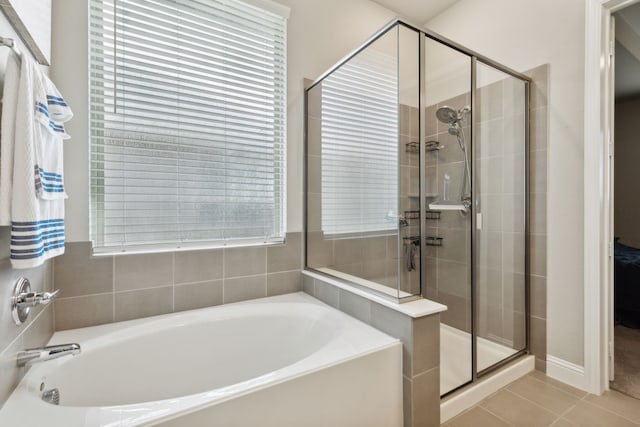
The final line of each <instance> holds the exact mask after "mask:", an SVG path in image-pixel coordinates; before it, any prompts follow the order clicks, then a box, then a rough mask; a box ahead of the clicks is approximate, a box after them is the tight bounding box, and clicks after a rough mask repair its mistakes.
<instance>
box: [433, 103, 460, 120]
mask: <svg viewBox="0 0 640 427" xmlns="http://www.w3.org/2000/svg"><path fill="white" fill-rule="evenodd" d="M436 117H437V118H438V120H440V121H441V122H442V123H455V122H457V121H458V120H460V118H459V116H458V112H457V111H456V110H454V109H453V108H451V107H447V106H444V107H440V108H438V111H436Z"/></svg>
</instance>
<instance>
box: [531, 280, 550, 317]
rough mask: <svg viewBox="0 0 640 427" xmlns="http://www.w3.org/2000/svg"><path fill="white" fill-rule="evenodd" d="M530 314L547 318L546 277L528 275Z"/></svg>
mask: <svg viewBox="0 0 640 427" xmlns="http://www.w3.org/2000/svg"><path fill="white" fill-rule="evenodd" d="M529 286H530V298H531V315H532V316H535V317H539V318H541V319H546V318H547V278H546V277H542V276H530V278H529Z"/></svg>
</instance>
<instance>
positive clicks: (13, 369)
mask: <svg viewBox="0 0 640 427" xmlns="http://www.w3.org/2000/svg"><path fill="white" fill-rule="evenodd" d="M8 246H9V245H7V247H8ZM24 348H25V347H24V342H23V340H22V335H20V336H19V337H18V338H17V339H16V340H14V341H13V342H12V343H10V344H9V345H7V347H6V348H5V349H4V352H2V353H0V406H1V405H2V404H4V402H5V401H6V400H7V399H8V398H9V396H10V395H11V393H12V392H13V390H14V389H15V387H16V386H17V385H18V383H19V382H20V378H22V376H23V375H24V372H25V370H24V368H18V367H17V366H16V353H17V352H18V351H20V350H23V349H24Z"/></svg>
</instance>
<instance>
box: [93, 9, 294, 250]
mask: <svg viewBox="0 0 640 427" xmlns="http://www.w3.org/2000/svg"><path fill="white" fill-rule="evenodd" d="M253 1H254V2H257V1H259V3H260V4H261V5H267V7H270V9H271V10H265V9H264V8H262V7H261V8H258V7H256V6H254V5H252V4H248V3H245V2H242V1H238V0H91V1H90V5H91V10H90V17H91V20H90V49H91V55H90V71H91V75H90V90H91V99H90V113H91V119H90V132H91V162H90V164H91V166H90V167H91V175H90V176H91V185H90V188H91V238H92V240H93V242H94V247H95V248H96V251H98V252H100V251H102V252H115V251H122V250H137V249H144V248H148V246H147V245H154V247H159V248H169V249H170V248H176V247H191V246H212V245H223V244H227V243H229V242H238V241H241V242H268V241H282V239H283V235H284V220H285V218H284V206H285V204H284V202H285V132H286V100H285V94H286V78H285V77H286V76H285V71H286V63H285V54H286V43H285V40H286V16H285V15H286V11H285V13H283V11H282V10H279V8H282V7H281V6H279V5H277V4H275V3H274V4H271V3H268V2H266V0H253ZM285 9H286V8H285Z"/></svg>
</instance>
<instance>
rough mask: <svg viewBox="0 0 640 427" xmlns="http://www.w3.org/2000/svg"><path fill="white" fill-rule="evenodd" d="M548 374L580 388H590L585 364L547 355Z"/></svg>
mask: <svg viewBox="0 0 640 427" xmlns="http://www.w3.org/2000/svg"><path fill="white" fill-rule="evenodd" d="M547 376H549V377H551V378H554V379H556V380H558V381H562V382H563V383H565V384H569V385H570V386H572V387H575V388H578V389H580V390H585V391H587V390H588V381H587V376H586V375H585V372H584V366H580V365H576V364H575V363H571V362H567V361H566V360H563V359H560V358H558V357H554V356H549V355H547Z"/></svg>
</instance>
